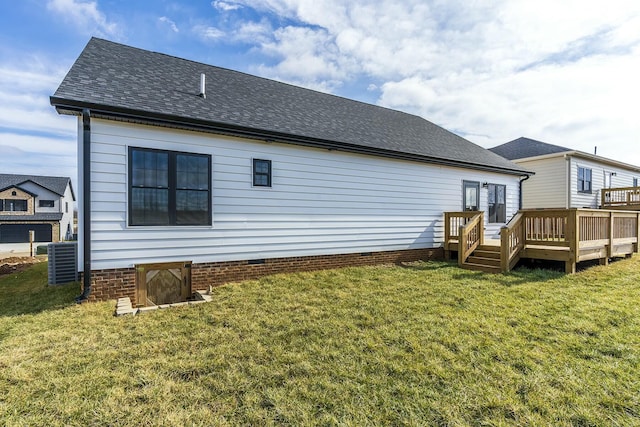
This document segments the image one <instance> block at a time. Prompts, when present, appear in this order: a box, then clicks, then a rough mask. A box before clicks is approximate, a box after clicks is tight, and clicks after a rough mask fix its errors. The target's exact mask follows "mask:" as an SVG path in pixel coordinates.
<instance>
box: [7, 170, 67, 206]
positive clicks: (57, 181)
mask: <svg viewBox="0 0 640 427" xmlns="http://www.w3.org/2000/svg"><path fill="white" fill-rule="evenodd" d="M27 181H32V182H34V183H36V184H38V185H39V186H41V187H44V188H46V189H47V190H50V191H52V192H54V193H56V194H57V195H59V196H64V192H65V190H66V189H67V185H71V179H70V178H68V177H64V176H39V175H13V174H5V173H3V174H0V188H7V187H10V186H13V185H20V184H22V183H24V182H27ZM71 193H72V194H73V187H71ZM73 198H74V200H75V195H74V196H73Z"/></svg>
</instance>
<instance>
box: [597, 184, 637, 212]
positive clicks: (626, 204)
mask: <svg viewBox="0 0 640 427" xmlns="http://www.w3.org/2000/svg"><path fill="white" fill-rule="evenodd" d="M600 200H601V202H600V206H601V207H602V208H603V209H607V208H636V207H638V208H640V187H619V188H603V189H602V190H600Z"/></svg>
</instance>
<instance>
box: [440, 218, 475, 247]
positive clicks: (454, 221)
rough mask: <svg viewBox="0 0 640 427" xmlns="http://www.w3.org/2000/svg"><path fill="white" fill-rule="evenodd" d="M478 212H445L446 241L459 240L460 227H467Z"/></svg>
mask: <svg viewBox="0 0 640 427" xmlns="http://www.w3.org/2000/svg"><path fill="white" fill-rule="evenodd" d="M478 213H479V212H478V211H466V212H445V213H444V241H445V242H450V241H451V240H458V236H459V234H458V233H459V232H460V226H461V225H466V224H467V223H468V222H469V221H471V219H472V218H473V217H474V216H476V215H477V214H478Z"/></svg>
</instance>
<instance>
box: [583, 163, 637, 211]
mask: <svg viewBox="0 0 640 427" xmlns="http://www.w3.org/2000/svg"><path fill="white" fill-rule="evenodd" d="M571 166H572V168H571V173H572V177H571V178H572V186H571V188H572V196H571V207H572V208H597V207H599V206H600V203H601V200H600V197H601V196H600V190H601V189H603V188H605V183H606V180H607V179H608V178H607V177H608V176H611V187H612V188H616V187H628V186H629V183H630V182H633V176H634V172H633V171H628V170H626V169H622V168H617V167H614V166H610V165H607V164H602V163H598V162H595V161H592V160H585V159H582V158H579V157H573V158H572V159H571ZM578 167H583V168H588V169H591V186H592V187H591V194H589V193H580V192H578V183H577V179H578ZM612 173H613V174H614V175H611V174H612Z"/></svg>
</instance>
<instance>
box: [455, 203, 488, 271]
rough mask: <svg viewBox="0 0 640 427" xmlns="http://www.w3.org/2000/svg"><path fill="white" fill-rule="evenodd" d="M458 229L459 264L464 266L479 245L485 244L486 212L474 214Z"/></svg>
mask: <svg viewBox="0 0 640 427" xmlns="http://www.w3.org/2000/svg"><path fill="white" fill-rule="evenodd" d="M474 214H475V215H474V216H472V217H471V218H470V219H469V221H468V222H467V223H466V224H464V225H460V227H459V229H458V264H459V265H462V264H464V263H465V262H466V261H467V259H468V258H469V256H470V255H471V254H472V253H473V251H475V250H476V249H477V248H478V246H479V245H482V244H483V243H484V212H474Z"/></svg>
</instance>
